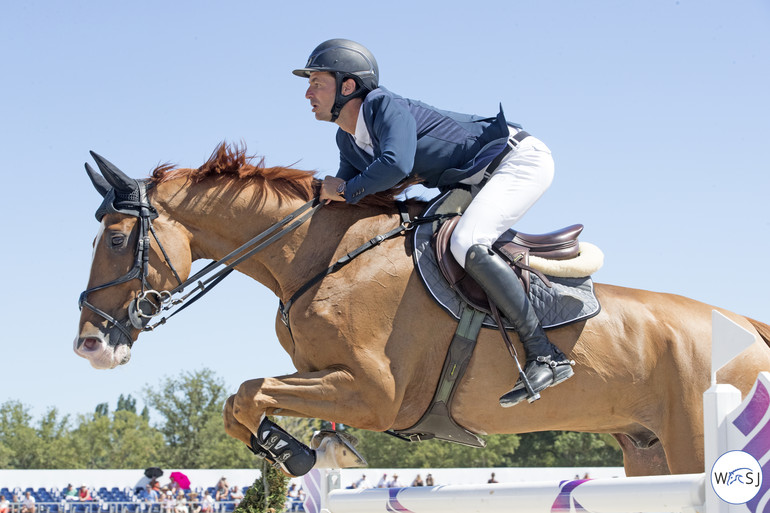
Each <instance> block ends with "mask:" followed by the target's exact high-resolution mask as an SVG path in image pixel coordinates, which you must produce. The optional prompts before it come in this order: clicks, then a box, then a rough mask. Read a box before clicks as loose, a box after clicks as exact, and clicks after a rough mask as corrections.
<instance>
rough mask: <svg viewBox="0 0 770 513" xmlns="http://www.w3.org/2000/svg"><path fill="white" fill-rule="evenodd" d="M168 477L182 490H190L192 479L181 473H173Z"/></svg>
mask: <svg viewBox="0 0 770 513" xmlns="http://www.w3.org/2000/svg"><path fill="white" fill-rule="evenodd" d="M168 477H170V478H171V480H172V481H174V482H176V484H178V485H179V488H181V489H182V490H189V488H190V478H188V477H187V476H186V475H184V474H182V473H181V472H172V473H171V474H170V475H169V476H168Z"/></svg>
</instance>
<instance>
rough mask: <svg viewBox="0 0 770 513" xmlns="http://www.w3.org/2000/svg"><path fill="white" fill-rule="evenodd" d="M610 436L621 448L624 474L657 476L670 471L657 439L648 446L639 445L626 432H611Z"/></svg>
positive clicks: (661, 446)
mask: <svg viewBox="0 0 770 513" xmlns="http://www.w3.org/2000/svg"><path fill="white" fill-rule="evenodd" d="M612 436H614V437H615V440H617V442H618V445H620V448H621V449H622V450H623V467H625V470H626V476H629V477H631V476H657V475H667V474H670V473H671V472H670V471H669V469H668V463H667V462H666V453H665V451H664V450H663V445H661V443H660V442H659V441H657V440H655V441H654V442H653V443H652V444H651V445H650V446H648V447H639V446H637V445H636V444H635V443H634V442H633V441H632V440H631V438H630V437H629V436H628V435H626V434H623V433H613V434H612Z"/></svg>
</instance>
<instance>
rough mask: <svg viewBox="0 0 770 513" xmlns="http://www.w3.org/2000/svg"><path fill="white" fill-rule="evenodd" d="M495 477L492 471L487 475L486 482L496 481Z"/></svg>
mask: <svg viewBox="0 0 770 513" xmlns="http://www.w3.org/2000/svg"><path fill="white" fill-rule="evenodd" d="M496 482H497V479H495V473H494V472H492V475H491V476H489V479H487V483H496Z"/></svg>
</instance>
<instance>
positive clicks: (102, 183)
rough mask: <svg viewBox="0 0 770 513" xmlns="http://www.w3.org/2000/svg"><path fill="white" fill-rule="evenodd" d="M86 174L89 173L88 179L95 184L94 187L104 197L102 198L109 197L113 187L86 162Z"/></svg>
mask: <svg viewBox="0 0 770 513" xmlns="http://www.w3.org/2000/svg"><path fill="white" fill-rule="evenodd" d="M86 173H88V178H90V179H91V183H92V184H94V187H95V188H96V190H97V192H99V194H101V195H102V198H103V197H105V196H106V195H107V193H108V192H110V189H112V186H111V185H110V184H109V182H107V180H105V179H104V178H103V177H102V175H100V174H99V173H97V172H96V171H95V170H94V168H92V167H91V166H90V165H89V164H88V162H86Z"/></svg>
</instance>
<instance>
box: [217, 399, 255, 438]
mask: <svg viewBox="0 0 770 513" xmlns="http://www.w3.org/2000/svg"><path fill="white" fill-rule="evenodd" d="M234 403H235V396H234V395H231V396H230V397H229V398H228V399H227V401H226V402H225V409H224V411H223V412H222V419H223V421H224V424H225V433H227V434H228V435H229V436H231V437H233V438H235V439H237V440H241V441H242V442H244V443H246V444H248V443H249V442H250V440H251V431H249V429H248V428H246V426H244V425H243V424H241V423H240V422H238V420H237V419H236V418H235V416H234V415H233V405H234Z"/></svg>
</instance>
